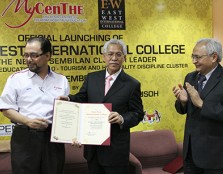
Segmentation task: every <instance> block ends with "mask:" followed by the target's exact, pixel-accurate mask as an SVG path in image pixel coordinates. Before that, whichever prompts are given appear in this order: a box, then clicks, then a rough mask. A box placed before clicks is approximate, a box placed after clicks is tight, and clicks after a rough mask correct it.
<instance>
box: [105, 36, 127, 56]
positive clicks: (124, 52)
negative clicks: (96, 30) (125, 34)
mask: <svg viewBox="0 0 223 174" xmlns="http://www.w3.org/2000/svg"><path fill="white" fill-rule="evenodd" d="M110 44H118V45H120V46H121V47H122V52H123V54H124V55H127V47H126V45H125V43H124V42H123V41H122V40H118V39H111V40H109V41H107V42H105V44H104V46H103V49H102V53H103V54H104V53H106V52H107V51H108V46H109V45H110Z"/></svg>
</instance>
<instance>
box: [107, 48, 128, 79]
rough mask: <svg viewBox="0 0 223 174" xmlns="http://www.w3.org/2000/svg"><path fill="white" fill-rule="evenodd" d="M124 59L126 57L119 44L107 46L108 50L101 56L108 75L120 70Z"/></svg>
mask: <svg viewBox="0 0 223 174" xmlns="http://www.w3.org/2000/svg"><path fill="white" fill-rule="evenodd" d="M125 59H126V56H125V55H124V54H123V49H122V46H121V45H119V44H110V45H108V49H107V51H106V53H104V55H103V60H104V61H105V63H106V66H107V68H108V73H109V74H110V75H112V74H115V73H116V72H117V71H119V70H120V68H121V67H122V64H123V62H124V61H125Z"/></svg>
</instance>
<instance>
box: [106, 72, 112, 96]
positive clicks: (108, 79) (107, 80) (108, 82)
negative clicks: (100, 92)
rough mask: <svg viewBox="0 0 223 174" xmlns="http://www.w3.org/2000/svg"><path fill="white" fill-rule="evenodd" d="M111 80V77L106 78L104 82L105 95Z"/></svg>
mask: <svg viewBox="0 0 223 174" xmlns="http://www.w3.org/2000/svg"><path fill="white" fill-rule="evenodd" d="M111 80H112V76H108V77H107V78H106V80H105V95H106V94H107V92H108V90H109V88H110V87H111V85H110V81H111Z"/></svg>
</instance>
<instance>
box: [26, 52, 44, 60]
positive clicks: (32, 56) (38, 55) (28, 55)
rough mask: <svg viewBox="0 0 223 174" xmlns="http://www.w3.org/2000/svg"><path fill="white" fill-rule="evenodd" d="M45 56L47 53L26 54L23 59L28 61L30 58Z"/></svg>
mask: <svg viewBox="0 0 223 174" xmlns="http://www.w3.org/2000/svg"><path fill="white" fill-rule="evenodd" d="M44 54H45V53H41V54H38V53H30V54H28V53H25V54H24V55H23V58H25V59H28V58H29V57H30V58H31V59H35V58H38V57H40V56H42V55H44Z"/></svg>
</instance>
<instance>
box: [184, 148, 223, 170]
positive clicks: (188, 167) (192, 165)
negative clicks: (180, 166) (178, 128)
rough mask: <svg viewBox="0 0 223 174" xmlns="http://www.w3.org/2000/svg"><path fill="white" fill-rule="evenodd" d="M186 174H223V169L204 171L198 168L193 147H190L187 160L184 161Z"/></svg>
mask: <svg viewBox="0 0 223 174" xmlns="http://www.w3.org/2000/svg"><path fill="white" fill-rule="evenodd" d="M190 146H191V145H190ZM207 167H208V166H207ZM184 174H223V169H203V168H199V167H197V166H196V164H195V163H194V160H193V156H192V150H191V147H189V149H188V154H187V157H186V160H185V161H184Z"/></svg>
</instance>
